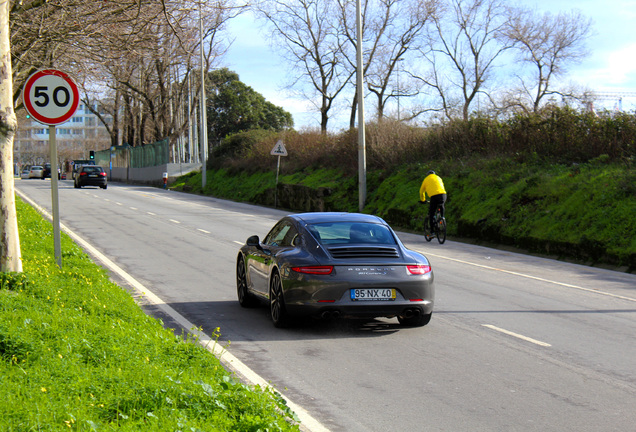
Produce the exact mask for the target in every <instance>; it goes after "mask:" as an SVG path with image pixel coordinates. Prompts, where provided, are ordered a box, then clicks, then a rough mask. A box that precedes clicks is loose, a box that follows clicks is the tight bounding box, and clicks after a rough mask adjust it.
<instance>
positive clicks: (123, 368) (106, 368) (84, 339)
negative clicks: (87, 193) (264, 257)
mask: <svg viewBox="0 0 636 432" xmlns="http://www.w3.org/2000/svg"><path fill="white" fill-rule="evenodd" d="M16 205H17V210H18V224H19V229H20V241H21V246H22V259H23V268H24V271H23V273H3V274H0V400H1V401H2V402H1V403H0V430H2V431H8V432H9V431H16V432H17V431H32V430H33V431H35V430H37V431H62V430H64V431H67V430H78V431H106V430H117V431H246V432H247V431H254V432H255V431H298V430H299V426H298V425H297V423H295V422H290V419H291V418H293V417H294V414H293V413H292V412H291V411H290V410H289V408H288V407H287V405H286V404H285V401H284V400H283V399H282V398H281V397H280V395H278V394H277V393H275V392H273V391H272V390H270V389H263V388H260V387H258V386H256V387H252V386H247V385H245V384H242V383H241V382H240V381H239V380H238V379H236V378H235V377H233V376H232V375H231V374H230V373H229V372H228V371H227V370H226V369H224V368H223V366H222V365H221V363H220V362H219V360H218V359H217V358H216V357H215V356H213V355H212V354H211V353H210V352H209V351H207V350H206V349H205V348H204V347H202V346H200V345H199V344H197V343H194V342H196V341H194V340H192V338H187V340H184V338H183V337H181V336H177V335H174V334H173V332H172V331H170V330H167V329H165V328H164V327H163V326H162V323H161V322H160V321H158V320H156V319H154V318H152V317H149V316H147V315H146V314H144V312H143V311H142V310H141V308H140V307H139V306H138V305H137V304H136V303H135V301H134V299H133V298H132V297H131V296H130V295H129V294H128V293H127V292H126V291H125V290H123V289H121V288H120V287H119V286H117V285H116V284H114V283H113V282H112V281H110V279H109V277H108V275H107V273H106V271H105V270H104V269H102V268H101V267H99V266H98V265H96V264H94V263H93V262H92V261H91V260H90V258H89V257H88V255H86V254H85V253H84V252H83V251H82V250H81V249H80V248H79V246H77V245H76V244H75V243H73V242H72V240H71V239H70V238H69V237H68V236H66V235H64V234H63V235H62V250H63V257H62V258H63V268H62V269H60V268H58V267H57V265H56V263H55V259H54V256H53V233H52V231H53V230H52V225H51V224H50V223H49V222H47V221H45V220H44V219H43V218H42V217H41V216H40V215H39V214H38V213H37V212H36V211H35V210H34V209H32V208H31V207H30V206H28V205H27V204H25V203H23V202H22V201H21V200H19V199H17V203H16ZM217 331H218V329H217Z"/></svg>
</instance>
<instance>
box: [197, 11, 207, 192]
mask: <svg viewBox="0 0 636 432" xmlns="http://www.w3.org/2000/svg"><path fill="white" fill-rule="evenodd" d="M199 39H200V42H201V46H200V48H201V49H200V57H201V112H200V114H199V118H200V120H201V121H200V122H199V123H200V127H201V133H200V134H199V137H200V144H199V146H200V147H201V148H200V149H199V150H200V151H201V188H203V189H205V184H206V183H207V178H206V171H207V162H208V158H207V156H208V119H207V113H206V108H207V107H206V105H207V103H206V98H205V59H204V56H203V15H202V11H201V1H199Z"/></svg>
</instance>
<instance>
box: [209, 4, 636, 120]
mask: <svg viewBox="0 0 636 432" xmlns="http://www.w3.org/2000/svg"><path fill="white" fill-rule="evenodd" d="M521 3H522V4H524V5H527V6H530V7H533V6H535V7H536V8H537V10H539V11H548V12H552V13H557V12H559V11H569V10H572V9H578V10H580V11H581V12H582V13H583V14H584V15H586V16H588V17H590V18H592V20H593V30H594V34H593V36H592V37H591V38H590V39H589V40H588V48H589V49H590V54H589V56H588V57H587V58H586V59H585V60H584V61H583V62H582V63H580V64H579V65H575V66H573V67H571V68H570V70H569V74H568V76H567V81H574V82H576V83H578V84H580V85H582V86H585V87H587V88H589V89H592V90H595V91H612V92H636V29H635V28H634V27H635V26H636V0H605V1H599V0H525V1H521ZM229 30H230V32H231V34H232V35H233V36H234V37H235V38H236V39H235V41H234V43H233V44H232V46H231V48H230V50H229V51H228V54H227V56H226V57H225V58H224V59H223V60H222V61H221V66H226V67H228V68H229V69H231V70H234V71H235V72H237V73H238V74H239V76H240V79H241V81H243V82H244V83H246V84H247V85H249V86H251V87H252V88H254V90H256V91H258V92H259V93H261V94H262V95H263V96H264V97H265V98H266V99H267V100H269V101H270V102H272V103H274V104H276V105H279V106H282V107H283V108H284V109H286V110H287V111H289V112H291V113H292V114H293V116H294V122H295V126H296V128H303V127H312V128H317V127H318V126H319V117H318V115H317V114H316V113H313V112H311V109H310V107H309V106H308V103H307V102H306V101H303V100H301V99H297V98H294V97H293V96H292V95H290V94H289V92H288V91H286V90H285V89H284V87H285V84H286V81H287V76H286V71H287V68H288V65H287V64H286V63H285V62H284V61H283V60H282V59H281V58H280V57H279V55H278V54H277V53H276V52H275V51H273V50H272V48H271V47H270V46H269V43H268V40H267V34H266V32H265V31H263V30H262V29H261V27H260V25H259V23H258V22H256V21H255V20H254V18H253V16H251V15H249V14H245V15H243V16H241V17H239V18H237V19H236V20H234V21H233V22H232V23H231V25H230V28H229ZM605 104H607V105H606V107H607V108H613V107H612V106H611V105H612V104H613V105H616V102H614V101H607V102H605ZM622 107H623V109H624V110H628V111H633V110H635V109H636V98H632V97H627V98H624V99H623V105H622ZM347 123H348V113H347V111H346V110H344V111H340V112H335V113H333V115H332V119H331V120H330V129H332V126H333V128H335V129H337V128H338V127H343V126H344V125H346V124H347Z"/></svg>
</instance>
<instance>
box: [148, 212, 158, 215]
mask: <svg viewBox="0 0 636 432" xmlns="http://www.w3.org/2000/svg"><path fill="white" fill-rule="evenodd" d="M146 213H147V214H149V215H150V216H157V215H156V214H155V213H153V212H146Z"/></svg>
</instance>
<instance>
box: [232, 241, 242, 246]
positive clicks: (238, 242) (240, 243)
mask: <svg viewBox="0 0 636 432" xmlns="http://www.w3.org/2000/svg"><path fill="white" fill-rule="evenodd" d="M232 241H233V242H234V243H236V244H237V245H241V246H243V245H244V244H245V243H243V242H240V241H236V240H232Z"/></svg>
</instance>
